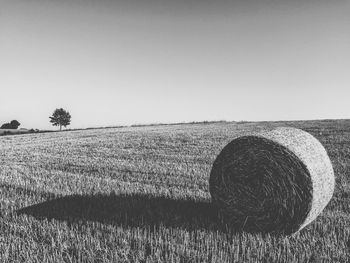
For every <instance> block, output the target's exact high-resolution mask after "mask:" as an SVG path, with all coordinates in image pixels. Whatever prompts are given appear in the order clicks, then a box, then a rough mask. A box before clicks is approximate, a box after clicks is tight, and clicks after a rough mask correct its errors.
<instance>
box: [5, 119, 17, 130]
mask: <svg viewBox="0 0 350 263" xmlns="http://www.w3.org/2000/svg"><path fill="white" fill-rule="evenodd" d="M20 125H21V124H20V123H19V122H18V121H17V120H13V121H11V122H10V123H4V124H3V125H1V127H0V129H18V127H19V126H20Z"/></svg>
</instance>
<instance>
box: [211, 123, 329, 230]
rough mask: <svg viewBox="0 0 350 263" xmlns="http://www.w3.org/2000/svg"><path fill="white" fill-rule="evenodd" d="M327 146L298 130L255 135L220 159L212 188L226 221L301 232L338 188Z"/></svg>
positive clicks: (245, 227)
mask: <svg viewBox="0 0 350 263" xmlns="http://www.w3.org/2000/svg"><path fill="white" fill-rule="evenodd" d="M334 184H335V181H334V173H333V168H332V164H331V161H330V159H329V157H328V155H327V152H326V150H325V149H324V148H323V146H322V144H321V143H320V142H319V141H318V140H317V139H316V138H314V137H313V136H312V135H310V134H309V133H307V132H305V131H302V130H299V129H295V128H282V127H281V128H276V129H273V130H270V131H262V132H259V133H251V134H248V135H244V136H240V137H238V138H236V139H234V140H233V141H231V142H230V143H229V144H228V145H227V146H226V147H225V148H224V149H223V150H222V151H221V153H220V154H219V156H218V157H217V158H216V160H215V162H214V164H213V168H212V171H211V174H210V180H209V188H210V194H211V196H212V200H213V202H214V203H215V204H216V205H218V207H219V208H220V214H221V215H222V216H223V218H224V219H225V221H227V222H228V223H229V224H231V225H232V226H233V227H235V228H237V227H238V228H241V229H243V230H245V231H249V232H264V233H266V232H270V233H284V234H291V233H295V232H297V231H299V230H301V229H302V228H304V227H305V226H306V225H307V224H309V223H310V222H312V221H313V220H314V219H315V218H316V217H317V216H318V215H319V214H320V213H321V211H322V210H323V209H324V208H325V206H326V205H327V204H328V202H329V201H330V199H331V198H332V195H333V191H334Z"/></svg>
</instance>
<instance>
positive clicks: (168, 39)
mask: <svg viewBox="0 0 350 263" xmlns="http://www.w3.org/2000/svg"><path fill="white" fill-rule="evenodd" d="M349 91H350V1H347V0H344V1H342V0H334V1H326V0H325V1H319V0H275V1H274V0H237V1H234V0H233V1H229V0H216V1H213V0H176V1H175V0H120V1H118V0H22V1H20V0H0V122H1V123H4V122H9V121H11V120H12V119H17V120H19V121H20V122H21V123H22V126H21V127H27V128H40V129H45V128H50V127H52V126H51V125H50V123H49V118H48V117H49V116H50V115H51V114H52V112H53V111H54V109H55V108H58V107H63V108H65V109H66V110H68V111H69V112H70V113H71V115H72V125H71V127H72V128H84V127H93V126H95V127H96V126H108V125H127V124H134V123H159V122H162V123H170V122H182V121H186V122H187V121H203V120H290V119H324V118H350V96H349V94H350V92H349Z"/></svg>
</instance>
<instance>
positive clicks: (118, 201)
mask: <svg viewBox="0 0 350 263" xmlns="http://www.w3.org/2000/svg"><path fill="white" fill-rule="evenodd" d="M16 212H17V214H19V215H21V214H26V215H31V216H33V217H35V218H37V219H56V220H61V221H66V222H68V223H77V222H78V221H79V222H82V221H94V222H100V223H104V224H111V225H118V226H129V227H148V226H149V227H150V229H153V228H157V227H159V226H165V227H175V228H183V229H187V230H196V229H207V230H214V231H222V232H225V233H228V234H229V233H236V232H238V231H240V226H237V228H236V227H234V226H232V225H231V226H230V227H228V225H227V224H226V223H225V222H224V221H222V220H220V219H218V218H219V217H218V209H217V208H216V207H215V206H214V205H213V204H212V203H209V202H199V201H194V200H174V199H170V198H167V197H154V196H150V195H143V194H133V195H115V194H110V195H102V194H101V195H70V196H65V197H61V198H57V199H53V200H49V201H46V202H43V203H39V204H35V205H32V206H28V207H25V208H22V209H19V210H17V211H16Z"/></svg>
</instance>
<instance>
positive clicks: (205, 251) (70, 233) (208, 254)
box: [0, 120, 350, 262]
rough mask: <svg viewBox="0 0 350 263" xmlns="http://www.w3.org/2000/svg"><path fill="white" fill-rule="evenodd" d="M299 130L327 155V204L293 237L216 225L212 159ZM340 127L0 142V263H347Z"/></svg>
mask: <svg viewBox="0 0 350 263" xmlns="http://www.w3.org/2000/svg"><path fill="white" fill-rule="evenodd" d="M278 125H283V126H293V127H298V128H302V129H304V130H306V131H308V132H310V133H311V134H313V135H314V136H315V137H316V138H318V139H319V140H320V141H321V142H322V144H323V145H324V146H325V148H326V149H327V151H328V154H329V156H330V158H331V160H332V163H333V166H334V170H335V175H336V190H335V194H334V196H333V199H332V201H331V202H330V204H329V205H328V206H327V207H326V209H325V210H324V212H323V213H322V214H321V215H320V216H319V217H318V218H317V220H316V221H314V222H313V223H312V224H311V225H309V226H308V227H306V228H305V229H304V230H302V231H301V232H299V233H297V234H296V235H294V236H290V237H283V236H273V235H262V234H249V233H242V232H240V231H236V230H235V229H230V228H228V227H226V226H225V225H221V224H220V222H219V221H218V220H217V214H216V210H215V208H214V207H213V206H212V205H211V203H210V194H209V191H208V179H209V174H210V170H211V166H212V163H213V161H214V160H215V157H216V156H217V154H218V153H219V152H220V150H221V149H222V148H223V147H224V146H225V145H226V144H227V143H228V142H229V141H230V140H231V139H232V138H233V137H234V136H235V135H236V134H237V133H238V132H242V131H247V130H259V129H261V128H262V127H264V126H269V127H271V126H278ZM349 158H350V120H336V121H331V120H325V121H304V122H274V123H272V122H271V123H268V122H265V123H224V122H222V123H220V122H219V123H206V124H191V125H189V124H187V125H186V124H183V125H162V126H149V127H147V126H145V127H124V128H108V129H94V130H82V131H69V132H57V133H42V134H26V135H17V136H3V137H0V193H1V199H0V205H1V210H0V213H1V215H0V228H1V230H0V262H348V258H349V255H350V162H349Z"/></svg>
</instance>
